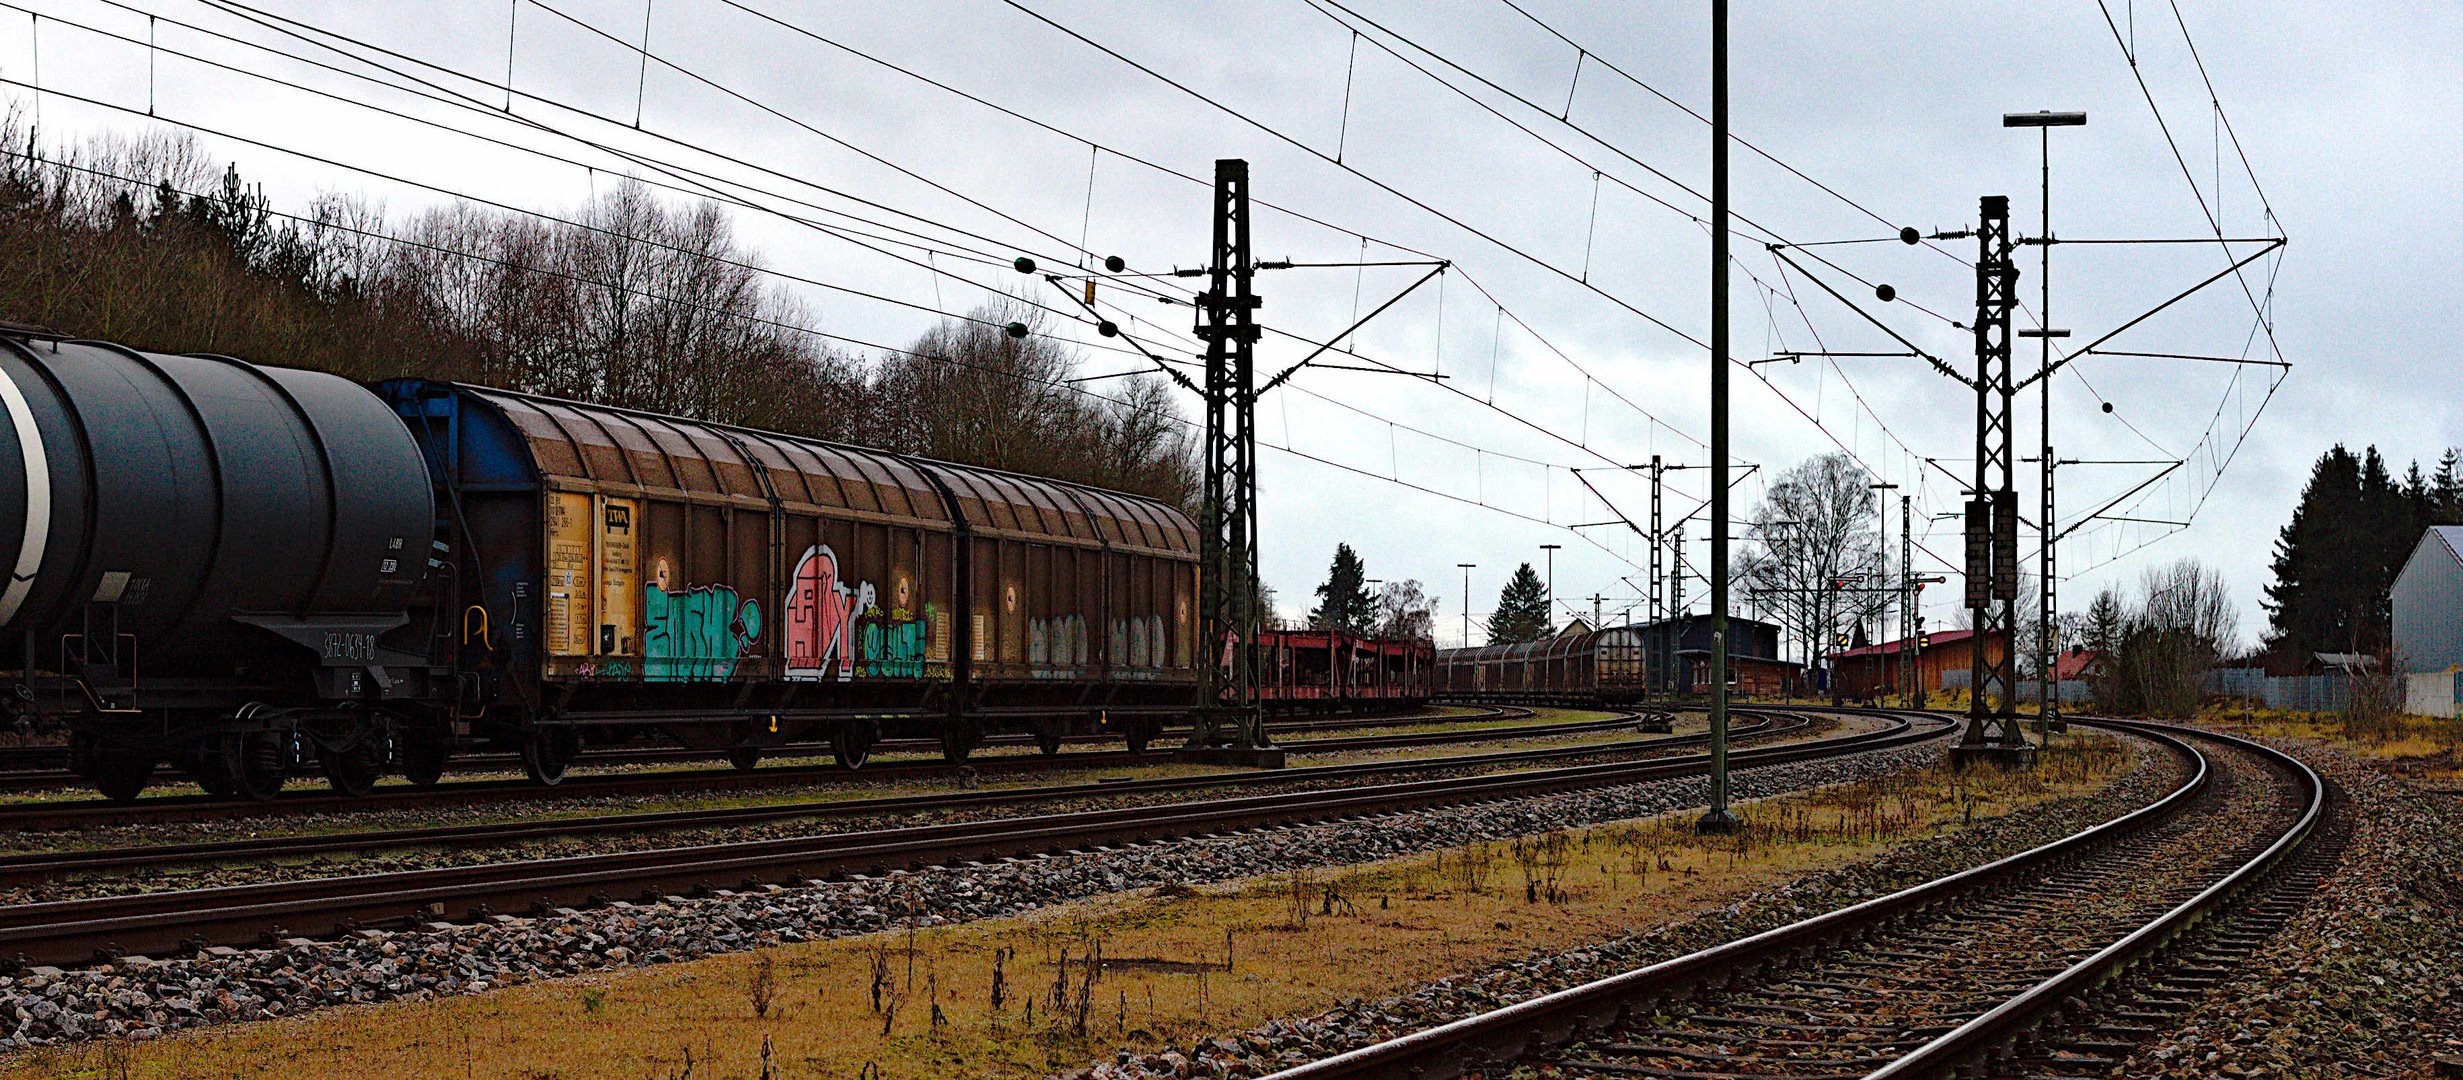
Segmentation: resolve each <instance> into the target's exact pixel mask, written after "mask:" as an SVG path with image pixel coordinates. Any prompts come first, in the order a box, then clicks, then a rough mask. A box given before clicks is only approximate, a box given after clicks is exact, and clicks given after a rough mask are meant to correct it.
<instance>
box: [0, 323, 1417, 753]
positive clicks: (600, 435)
mask: <svg viewBox="0 0 2463 1080" xmlns="http://www.w3.org/2000/svg"><path fill="white" fill-rule="evenodd" d="M0 376H4V377H0V406H4V407H5V409H6V411H7V414H8V416H7V420H6V422H0V564H6V565H8V566H10V567H11V568H12V572H11V576H10V578H9V580H8V582H7V585H6V587H5V589H0V648H4V649H5V652H6V654H7V655H6V656H5V657H4V658H0V701H4V702H5V708H6V710H7V713H8V719H9V720H10V721H11V722H12V723H13V724H14V725H15V726H16V727H18V728H19V729H20V730H54V731H56V730H62V729H65V730H66V731H67V732H68V733H69V739H70V745H71V756H72V758H73V760H74V762H75V764H76V767H77V768H78V769H79V770H80V771H81V772H82V773H83V774H84V775H85V776H86V777H88V778H89V779H90V780H91V781H92V783H93V784H94V786H95V787H96V788H97V789H99V790H100V791H102V792H103V793H104V794H105V795H107V796H110V797H113V798H120V799H125V798H132V797H134V796H135V795H136V794H137V793H138V792H139V791H140V790H142V789H143V788H144V787H145V786H146V785H147V784H148V783H149V782H150V781H151V779H152V778H153V777H154V776H155V774H156V773H157V771H158V770H159V769H161V768H162V767H163V766H165V765H169V766H171V767H173V768H175V769H176V770H177V771H178V772H179V773H180V774H183V775H185V776H186V777H188V778H189V779H191V780H193V781H194V782H195V783H197V784H199V785H200V786H202V787H204V788H205V789H206V790H208V791H209V792H215V793H219V794H225V795H242V796H248V797H255V798H269V797H271V796H272V795H273V794H274V793H275V792H276V791H278V790H279V789H280V788H281V787H282V785H283V784H284V782H285V780H286V779H287V778H289V777H291V776H293V775H297V774H301V773H306V772H311V771H321V772H322V773H323V774H324V775H325V776H326V778H327V779H328V781H329V782H330V783H331V784H332V786H333V787H334V788H335V789H336V790H339V791H343V792H346V793H364V792H366V791H367V790H368V789H369V788H370V787H372V786H373V785H374V784H376V783H377V781H378V779H379V778H380V777H381V776H383V775H385V774H387V773H390V772H396V771H398V772H400V773H402V774H403V775H405V776H407V777H408V778H409V779H410V780H411V781H412V782H413V783H417V784H433V783H435V782H436V781H437V779H438V778H439V776H440V775H441V774H442V772H443V771H444V769H445V765H446V760H447V758H448V756H449V755H450V754H452V753H454V752H456V751H458V750H466V749H494V750H500V751H503V750H511V751H518V752H519V754H520V755H521V758H522V760H523V763H524V765H525V766H526V768H527V770H528V771H529V773H530V775H531V776H532V777H533V778H534V779H536V780H538V781H540V782H543V783H554V782H556V781H557V780H559V779H560V778H562V777H563V775H564V774H565V770H566V768H567V766H568V765H569V764H570V763H571V762H572V761H573V759H574V757H575V755H576V754H577V753H578V752H579V751H580V749H581V747H582V746H583V745H584V744H585V743H587V744H591V745H599V744H612V743H619V742H623V741H626V740H629V739H632V738H636V737H646V736H659V735H663V736H665V737H667V738H670V739H673V740H674V741H675V742H677V743H680V744H682V745H684V746H686V747H692V748H700V749H708V750H723V751H725V752H727V754H728V756H729V757H730V758H731V759H732V760H733V761H734V762H735V764H736V765H737V766H739V767H742V768H750V767H752V766H753V764H754V763H756V762H757V761H758V760H759V758H760V756H761V754H762V753H763V752H764V751H765V750H767V749H770V748H773V747H776V746H778V745H780V744H783V743H787V742H791V741H803V740H826V741H827V742H828V743H829V744H830V746H831V748H832V750H833V751H834V752H835V754H836V756H837V758H838V760H839V761H840V762H841V763H842V764H845V765H848V766H850V767H852V766H856V765H860V764H861V763H862V762H863V760H864V759H865V757H866V756H867V754H869V752H870V751H871V748H872V746H873V745H874V743H876V742H877V741H878V740H880V739H882V738H884V737H886V736H890V735H897V736H924V737H938V738H939V739H940V741H941V745H942V749H943V752H944V753H945V754H946V755H947V756H948V757H949V758H951V759H952V760H958V759H962V758H964V757H965V756H966V754H967V752H968V751H969V750H970V749H971V748H972V747H973V746H975V745H976V744H977V743H978V742H980V740H981V738H982V737H983V735H984V733H985V731H986V730H987V729H988V728H998V729H1006V730H1023V731H1028V732H1032V733H1033V734H1034V735H1035V736H1036V737H1037V739H1038V741H1039V742H1041V743H1043V745H1044V748H1045V749H1046V750H1047V752H1048V751H1049V750H1051V749H1053V748H1056V747H1057V745H1058V743H1059V740H1060V738H1061V736H1062V735H1063V734H1064V733H1066V732H1070V731H1077V730H1085V729H1087V728H1088V727H1089V726H1090V725H1097V724H1099V725H1101V726H1103V727H1105V728H1107V729H1109V730H1116V731H1120V732H1123V733H1125V734H1126V736H1127V738H1128V739H1129V741H1130V743H1131V745H1133V746H1137V747H1140V748H1142V747H1143V746H1144V744H1145V742H1146V740H1147V739H1149V738H1151V737H1152V735H1153V733H1154V731H1155V730H1156V728H1157V727H1158V726H1159V725H1160V724H1161V723H1162V722H1163V721H1164V720H1166V719H1168V718H1171V717H1175V716H1178V715H1180V714H1182V713H1185V711H1186V710H1187V709H1188V708H1189V707H1190V706H1191V705H1192V704H1193V703H1194V697H1195V693H1196V691H1195V687H1196V685H1197V675H1198V671H1197V668H1196V664H1197V663H1199V662H1201V658H1202V657H1203V656H1204V654H1205V650H1202V649H1200V648H1198V647H1197V642H1196V636H1197V613H1196V606H1197V601H1198V596H1197V588H1198V580H1197V531H1196V529H1195V527H1194V526H1193V525H1192V523H1191V522H1190V521H1189V519H1188V518H1187V516H1186V515H1184V514H1182V513H1181V512H1180V511H1179V510H1177V509H1174V508H1173V507H1171V506H1168V505H1165V504H1163V503H1160V502H1156V501H1154V500H1151V499H1145V498H1140V497H1137V496H1133V495H1126V494H1122V493H1119V492H1113V491H1105V490H1101V489H1097V488H1093V487H1089V486H1086V485H1082V484H1074V483H1066V482H1062V481H1057V480H1050V479H1041V478H1036V477H1029V476H1021V475H1017V474H1014V473H1009V472H1003V471H1000V470H997V469H988V468H978V467H972V466H963V465H953V464H949V463H946V462H939V461H929V460H924V459H920V458H917V457H913V456H908V455H901V454H893V453H886V452H882V451H878V450H871V449H865V448H861V447H855V446H846V445H841V444H836V443H829V442H823V441H819V440H815V439H806V438H797V437H792V436H787V435H780V434H776V433H771V432H763V431H754V430H749V429H744V428H737V427H730V426H727V425H723V424H714V423H704V422H699V421H693V420H686V419H681V418H677V417H672V416H660V415H653V414H649V413H643V412H636V411H630V410H625V409H618V408H608V407H604V406H597V405H588V404H582V403H577V402H572V401H563V400H557V399H552V398H546V397H540V396H537V395H532V394H524V393H515V392H511V391H505V390H495V389H488V388H483V387H477V386H468V385H461V384H453V383H442V382H431V381H425V380H419V379H399V380H394V381H389V382H384V383H380V384H377V385H375V386H373V387H370V386H363V385H361V384H358V383H355V382H352V381H350V380H347V379H343V378H340V377H337V376H333V375H328V374H321V373H316V372H309V371H297V370H286V369H280V368H270V367H261V366H257V365H254V364H249V363H246V362H243V361H240V360H236V359H233V358H230V357H224V356H212V355H168V354H159V353H147V352H139V351H136V350H132V349H128V348H123V347H120V346H117V345H112V344H107V343H102V342H94V341H74V340H64V339H60V338H57V337H52V336H48V335H40V334H31V333H17V332H8V333H0ZM1355 651H1356V650H1355ZM1342 661H1343V663H1345V664H1346V665H1348V664H1351V663H1353V662H1354V657H1353V656H1352V655H1351V654H1350V653H1346V654H1345V655H1344V656H1343V657H1342ZM1377 664H1378V666H1377V671H1378V672H1380V673H1381V672H1382V671H1383V670H1384V668H1383V666H1382V665H1383V661H1382V660H1379V661H1378V662H1377ZM1412 670H1416V671H1417V672H1418V673H1419V676H1420V677H1421V678H1425V676H1426V670H1427V669H1426V667H1425V666H1423V667H1420V668H1417V669H1412ZM1345 674H1346V675H1349V674H1350V673H1349V672H1346V673H1345ZM1356 682H1357V680H1356V679H1347V680H1346V681H1345V683H1344V685H1345V686H1349V685H1353V684H1354V683H1356ZM1373 685H1375V686H1378V687H1382V686H1384V685H1385V681H1384V679H1383V676H1382V675H1381V674H1380V675H1379V676H1378V680H1377V681H1376V682H1375V683H1374V684H1373ZM1423 696H1424V695H1423Z"/></svg>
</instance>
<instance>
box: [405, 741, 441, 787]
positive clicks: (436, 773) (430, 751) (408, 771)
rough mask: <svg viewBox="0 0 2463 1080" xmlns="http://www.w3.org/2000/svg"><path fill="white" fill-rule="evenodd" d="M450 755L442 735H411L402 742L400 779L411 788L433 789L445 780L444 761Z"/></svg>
mask: <svg viewBox="0 0 2463 1080" xmlns="http://www.w3.org/2000/svg"><path fill="white" fill-rule="evenodd" d="M452 753H453V746H452V744H451V743H448V742H447V741H446V740H445V737H444V736H442V735H419V734H413V735H411V736H410V737H408V738H406V739H404V740H402V779H404V780H408V781H410V782H411V786H412V787H423V788H425V787H435V786H436V782H437V781H439V780H442V779H444V778H445V759H446V758H448V757H450V756H452Z"/></svg>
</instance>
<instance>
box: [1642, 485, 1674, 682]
mask: <svg viewBox="0 0 2463 1080" xmlns="http://www.w3.org/2000/svg"><path fill="white" fill-rule="evenodd" d="M1666 472H1667V466H1666V465H1665V464H1663V463H1662V462H1661V461H1660V458H1659V455H1657V454H1652V455H1651V621H1650V624H1649V628H1648V629H1647V630H1645V631H1643V632H1644V633H1646V634H1648V635H1650V647H1649V649H1648V650H1646V651H1645V652H1644V654H1643V655H1644V657H1645V660H1644V663H1646V664H1647V665H1649V666H1648V668H1647V675H1646V677H1645V678H1644V679H1643V680H1642V685H1643V688H1644V693H1646V694H1652V693H1657V692H1658V691H1660V690H1662V689H1664V688H1665V687H1664V686H1663V683H1664V682H1665V681H1666V680H1667V678H1668V665H1669V661H1668V659H1667V658H1665V657H1663V656H1662V655H1661V654H1663V653H1665V652H1667V651H1668V650H1666V649H1664V648H1662V647H1661V645H1660V642H1661V639H1663V638H1664V637H1666V635H1667V633H1668V628H1667V626H1666V625H1664V624H1665V623H1666V621H1667V617H1668V608H1667V603H1668V599H1667V591H1666V590H1667V581H1666V580H1665V579H1664V578H1663V577H1661V575H1663V574H1665V573H1666V572H1667V563H1666V561H1665V560H1664V559H1663V558H1662V557H1661V555H1662V553H1663V552H1664V551H1665V549H1666V543H1667V533H1666V532H1665V531H1664V529H1663V528H1662V527H1661V525H1660V507H1661V501H1660V500H1661V496H1660V483H1661V477H1662V476H1663V475H1665V474H1666Z"/></svg>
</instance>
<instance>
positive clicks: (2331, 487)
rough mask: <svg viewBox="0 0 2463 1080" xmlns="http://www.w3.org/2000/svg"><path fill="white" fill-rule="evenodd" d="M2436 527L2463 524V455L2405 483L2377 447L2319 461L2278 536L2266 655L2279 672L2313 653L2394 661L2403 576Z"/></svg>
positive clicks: (2408, 476)
mask: <svg viewBox="0 0 2463 1080" xmlns="http://www.w3.org/2000/svg"><path fill="white" fill-rule="evenodd" d="M2432 525H2463V453H2458V452H2457V451H2454V450H2448V451H2446V454H2445V456H2444V457H2443V458H2441V459H2439V461H2438V463H2437V468H2436V469H2435V470H2434V471H2433V472H2431V473H2428V474H2426V475H2424V474H2423V473H2422V472H2421V470H2420V463H2419V462H2413V463H2412V464H2411V465H2410V466H2409V467H2408V468H2406V469H2404V471H2403V474H2402V475H2401V476H2400V477H2398V476H2396V475H2394V473H2393V471H2392V470H2390V469H2389V468H2388V467H2387V464H2386V460H2385V458H2383V457H2381V456H2379V454H2378V450H2377V447H2375V446H2371V447H2368V448H2367V449H2365V450H2363V451H2362V452H2360V453H2358V454H2354V453H2352V452H2351V451H2350V450H2348V449H2346V448H2345V447H2343V446H2342V445H2341V444H2337V445H2336V446H2335V447H2334V448H2333V449H2330V450H2328V451H2327V452H2326V453H2324V454H2321V455H2319V457H2318V460H2317V462H2316V463H2315V464H2314V465H2312V466H2311V467H2310V469H2309V481H2308V483H2307V484H2306V485H2304V486H2303V487H2302V488H2301V497H2300V503H2299V504H2298V505H2297V506H2295V507H2294V508H2293V511H2292V520H2291V521H2289V522H2287V523H2285V525H2284V527H2283V529H2282V531H2281V532H2279V533H2277V534H2276V537H2275V557H2274V563H2273V566H2272V569H2273V571H2274V575H2275V580H2274V583H2273V584H2270V585H2268V586H2267V587H2266V600H2265V606H2266V611H2267V615H2268V619H2269V624H2270V625H2269V627H2268V632H2267V635H2266V641H2265V650H2266V653H2267V659H2268V660H2269V661H2270V663H2271V665H2273V666H2297V665H2298V664H2299V663H2301V662H2303V661H2305V660H2306V659H2307V658H2308V657H2309V656H2310V655H2311V654H2313V653H2321V652H2331V653H2361V654H2365V655H2369V656H2377V657H2385V656H2386V655H2387V653H2388V651H2389V650H2390V649H2391V648H2392V645H2393V621H2394V607H2393V602H2392V600H2391V598H2390V593H2391V590H2392V588H2393V586H2394V581H2395V575H2396V574H2398V573H2400V572H2402V570H2403V563H2404V560H2406V559H2408V558H2410V557H2411V554H2412V548H2413V547H2414V546H2415V545H2417V544H2418V543H2419V541H2420V535H2421V533H2422V531H2424V530H2426V529H2427V528H2428V527H2429V526H2432Z"/></svg>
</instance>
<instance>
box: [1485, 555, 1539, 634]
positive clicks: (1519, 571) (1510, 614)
mask: <svg viewBox="0 0 2463 1080" xmlns="http://www.w3.org/2000/svg"><path fill="white" fill-rule="evenodd" d="M1555 629H1556V620H1554V619H1552V618H1550V617H1549V611H1548V586H1547V585H1546V584H1545V583H1543V582H1541V581H1540V580H1539V574H1538V572H1537V571H1534V570H1532V569H1531V564H1530V563H1524V564H1522V565H1521V566H1520V567H1518V568H1516V569H1515V570H1514V576H1513V578H1512V580H1509V581H1507V582H1506V583H1505V589H1504V591H1502V592H1500V593H1499V594H1498V595H1497V609H1496V610H1495V611H1493V612H1490V613H1489V615H1488V643H1489V644H1491V645H1509V644H1514V643H1517V642H1524V641H1537V640H1539V639H1541V638H1544V637H1547V636H1548V635H1549V634H1550V633H1552V632H1554V630H1555Z"/></svg>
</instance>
